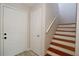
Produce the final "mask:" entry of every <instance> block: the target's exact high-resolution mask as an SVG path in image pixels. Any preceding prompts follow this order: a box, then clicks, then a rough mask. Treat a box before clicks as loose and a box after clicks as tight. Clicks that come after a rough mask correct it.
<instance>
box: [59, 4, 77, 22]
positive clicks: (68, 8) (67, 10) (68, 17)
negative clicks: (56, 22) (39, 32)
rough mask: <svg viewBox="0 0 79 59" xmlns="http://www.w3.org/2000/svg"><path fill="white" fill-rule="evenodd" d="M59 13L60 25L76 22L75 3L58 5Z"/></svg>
mask: <svg viewBox="0 0 79 59" xmlns="http://www.w3.org/2000/svg"><path fill="white" fill-rule="evenodd" d="M59 12H60V18H61V23H75V22H76V4H75V3H59Z"/></svg>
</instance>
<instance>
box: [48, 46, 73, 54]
mask: <svg viewBox="0 0 79 59" xmlns="http://www.w3.org/2000/svg"><path fill="white" fill-rule="evenodd" d="M48 50H49V51H51V52H54V53H56V54H58V55H60V56H72V55H70V54H68V53H65V52H62V51H59V50H56V49H54V48H51V47H49V48H48Z"/></svg>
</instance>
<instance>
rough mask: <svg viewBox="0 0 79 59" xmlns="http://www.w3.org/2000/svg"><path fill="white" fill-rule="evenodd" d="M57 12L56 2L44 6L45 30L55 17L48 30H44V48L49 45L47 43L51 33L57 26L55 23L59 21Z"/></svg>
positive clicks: (50, 38)
mask: <svg viewBox="0 0 79 59" xmlns="http://www.w3.org/2000/svg"><path fill="white" fill-rule="evenodd" d="M58 16H59V12H58V4H56V3H47V4H46V6H45V16H44V17H45V30H47V29H48V28H49V26H50V24H51V23H52V21H53V20H54V18H55V17H56V20H55V22H54V23H53V24H52V26H51V28H50V29H49V31H48V32H47V33H46V32H45V50H46V49H47V48H48V47H49V44H50V42H51V40H52V38H53V34H54V33H55V30H56V28H57V24H58V23H59V22H58V21H59V18H58Z"/></svg>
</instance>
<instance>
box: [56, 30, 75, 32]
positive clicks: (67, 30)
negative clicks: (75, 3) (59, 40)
mask: <svg viewBox="0 0 79 59" xmlns="http://www.w3.org/2000/svg"><path fill="white" fill-rule="evenodd" d="M56 31H61V32H76V31H74V30H56Z"/></svg>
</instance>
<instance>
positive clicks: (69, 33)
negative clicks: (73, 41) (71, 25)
mask: <svg viewBox="0 0 79 59" xmlns="http://www.w3.org/2000/svg"><path fill="white" fill-rule="evenodd" d="M56 34H66V35H74V36H75V32H59V31H56Z"/></svg>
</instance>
